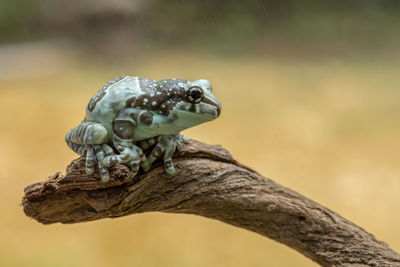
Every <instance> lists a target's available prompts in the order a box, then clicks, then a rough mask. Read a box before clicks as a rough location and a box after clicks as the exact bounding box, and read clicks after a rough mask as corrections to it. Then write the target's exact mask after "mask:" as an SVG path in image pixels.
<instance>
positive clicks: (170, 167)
mask: <svg viewBox="0 0 400 267" xmlns="http://www.w3.org/2000/svg"><path fill="white" fill-rule="evenodd" d="M164 169H165V172H166V173H168V174H169V175H173V174H175V172H176V171H175V167H174V163H173V162H172V160H171V159H168V160H166V161H164Z"/></svg>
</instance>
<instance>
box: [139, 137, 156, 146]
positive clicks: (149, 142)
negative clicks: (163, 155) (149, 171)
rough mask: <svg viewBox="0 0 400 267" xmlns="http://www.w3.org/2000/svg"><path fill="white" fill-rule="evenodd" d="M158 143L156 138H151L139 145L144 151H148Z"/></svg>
mask: <svg viewBox="0 0 400 267" xmlns="http://www.w3.org/2000/svg"><path fill="white" fill-rule="evenodd" d="M155 143H156V140H155V139H154V138H149V139H146V140H143V141H141V142H140V143H139V146H140V147H141V148H142V149H148V148H149V147H151V146H152V145H154V144H155Z"/></svg>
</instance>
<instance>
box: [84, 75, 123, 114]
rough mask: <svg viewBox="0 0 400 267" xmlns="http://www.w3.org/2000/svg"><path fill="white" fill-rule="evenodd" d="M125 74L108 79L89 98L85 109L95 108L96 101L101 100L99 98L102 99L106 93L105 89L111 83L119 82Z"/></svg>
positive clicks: (91, 109)
mask: <svg viewBox="0 0 400 267" xmlns="http://www.w3.org/2000/svg"><path fill="white" fill-rule="evenodd" d="M125 77H126V76H120V77H118V78H115V79H112V80H110V81H108V82H107V83H106V84H105V85H104V86H103V87H102V88H101V89H100V90H99V91H98V92H97V93H96V94H95V95H94V96H93V97H92V99H90V102H89V104H88V107H87V109H88V110H89V111H90V112H92V111H93V110H94V109H95V108H96V105H97V103H99V102H100V101H101V99H103V97H104V96H105V95H106V94H107V89H108V88H109V87H110V86H111V85H113V84H114V83H116V82H119V81H120V80H122V79H123V78H125Z"/></svg>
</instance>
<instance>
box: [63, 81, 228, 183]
mask: <svg viewBox="0 0 400 267" xmlns="http://www.w3.org/2000/svg"><path fill="white" fill-rule="evenodd" d="M193 88H200V89H201V90H202V91H203V98H202V100H201V101H200V102H199V103H191V102H190V100H193V98H190V96H189V97H188V90H189V89H190V90H193ZM220 111H221V104H220V103H219V101H218V100H217V99H216V98H215V96H214V95H213V94H212V87H211V84H210V83H209V81H207V80H203V79H202V80H197V81H194V82H189V81H186V80H178V79H170V80H160V81H153V80H148V79H144V78H140V77H131V76H123V77H120V78H117V79H114V80H111V81H110V82H108V83H107V84H106V85H105V86H104V87H103V88H102V89H100V90H99V91H98V92H97V94H96V95H95V96H94V97H93V98H92V99H91V101H90V102H89V104H88V107H87V109H86V117H85V120H84V121H83V122H82V123H81V124H80V125H78V126H77V127H75V128H74V129H72V130H71V131H70V132H68V134H67V136H66V141H67V144H68V145H69V146H70V147H71V148H72V149H73V150H74V151H75V152H77V153H78V154H81V155H84V154H86V172H87V173H88V174H90V175H91V174H93V172H94V169H95V164H97V165H98V168H99V171H100V176H101V178H102V180H103V181H108V180H109V177H110V176H109V173H108V170H107V168H108V167H110V166H111V165H113V164H116V163H122V164H125V165H128V166H129V167H130V168H131V178H133V177H134V176H135V175H136V174H137V172H138V170H139V166H142V168H143V169H144V171H148V170H150V168H151V164H152V163H153V162H154V161H155V160H156V159H157V158H158V157H160V156H162V155H163V159H164V166H165V170H166V172H167V173H169V174H174V173H175V168H174V165H173V163H172V159H171V156H172V154H173V153H174V152H175V150H176V149H180V148H181V147H182V145H183V144H184V143H185V142H187V140H188V139H187V138H185V137H183V136H182V135H181V134H180V132H181V131H183V130H185V129H187V128H190V127H193V126H196V125H199V124H201V123H204V122H208V121H211V120H214V119H216V118H217V117H218V116H219V114H220ZM151 146H154V148H153V149H152V152H150V153H149V154H148V155H147V156H146V155H144V153H143V150H144V149H147V148H149V147H151Z"/></svg>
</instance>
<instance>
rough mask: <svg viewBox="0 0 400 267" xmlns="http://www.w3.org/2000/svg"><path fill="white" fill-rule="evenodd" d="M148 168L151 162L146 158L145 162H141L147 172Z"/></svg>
mask: <svg viewBox="0 0 400 267" xmlns="http://www.w3.org/2000/svg"><path fill="white" fill-rule="evenodd" d="M150 168H151V163H150V161H149V160H146V161H145V162H143V163H142V169H143V171H145V172H148V171H150Z"/></svg>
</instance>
